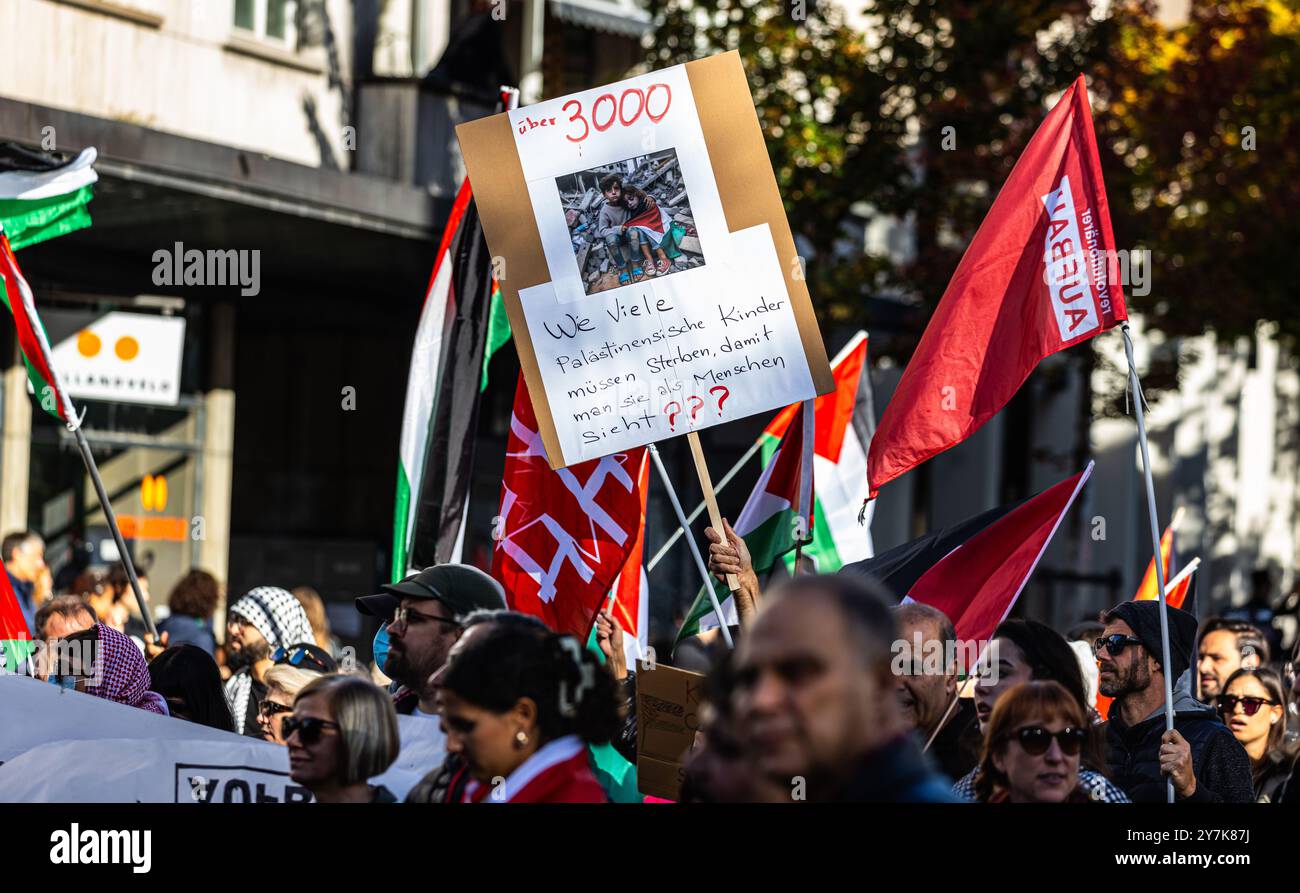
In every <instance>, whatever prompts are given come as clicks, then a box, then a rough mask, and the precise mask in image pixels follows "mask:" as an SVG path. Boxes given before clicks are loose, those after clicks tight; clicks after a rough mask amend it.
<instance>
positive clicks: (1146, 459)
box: [1120, 322, 1174, 803]
mask: <svg viewBox="0 0 1300 893" xmlns="http://www.w3.org/2000/svg"><path fill="white" fill-rule="evenodd" d="M1120 332H1121V333H1122V334H1123V335H1124V355H1125V357H1126V358H1127V359H1128V376H1129V383H1130V385H1131V386H1132V388H1133V413H1134V416H1135V417H1136V418H1137V429H1138V444H1139V446H1140V447H1141V450H1142V475H1143V477H1144V478H1145V479H1146V489H1147V518H1148V520H1149V521H1150V522H1151V545H1152V548H1153V549H1154V550H1155V567H1156V592H1157V593H1159V595H1160V648H1161V655H1160V665H1161V666H1162V667H1163V668H1164V673H1162V674H1161V675H1162V676H1164V680H1165V731H1166V732H1170V731H1173V728H1174V681H1173V679H1171V678H1170V672H1169V670H1170V667H1171V664H1170V662H1169V603H1168V599H1167V598H1166V595H1165V567H1164V562H1163V561H1161V555H1160V523H1159V521H1157V520H1156V485H1155V482H1154V481H1153V480H1152V477H1151V453H1150V450H1149V449H1148V447H1147V425H1146V417H1145V415H1144V414H1143V412H1142V403H1143V398H1142V382H1141V381H1139V380H1138V373H1137V364H1136V363H1135V362H1134V361H1133V339H1132V337H1131V336H1130V335H1129V328H1128V323H1127V322H1125V323H1124V324H1123V325H1122V326H1121V327H1120ZM1165 795H1166V799H1167V800H1168V801H1169V802H1170V803H1173V802H1174V780H1173V779H1172V778H1170V779H1167V781H1166V784H1165Z"/></svg>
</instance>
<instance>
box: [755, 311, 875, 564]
mask: <svg viewBox="0 0 1300 893" xmlns="http://www.w3.org/2000/svg"><path fill="white" fill-rule="evenodd" d="M869 372H870V370H869V369H868V367H867V333H866V332H858V333H857V334H856V335H854V336H853V338H852V339H851V340H850V341H849V343H848V344H847V345H845V347H844V349H843V350H841V351H840V352H839V354H838V355H836V357H835V359H834V360H833V361H832V362H831V373H832V374H833V375H834V376H835V390H833V391H831V392H830V393H828V394H823V395H822V396H820V397H818V398H817V400H816V402H815V404H814V415H815V418H816V422H815V424H814V428H815V430H816V435H815V438H814V444H813V476H814V477H815V478H816V480H817V490H816V493H815V496H814V499H813V509H812V516H813V524H812V542H810V543H805V544H804V547H803V549H802V550H801V552H802V557H803V558H804V559H807V560H811V561H812V562H813V566H814V567H815V568H816V570H817V572H818V573H824V574H825V573H833V572H835V571H837V570H839V569H840V568H841V567H843V566H844V565H845V564H849V563H851V562H854V561H861V560H863V559H865V558H870V557H871V554H872V546H871V520H870V513H871V512H872V511H873V510H874V508H875V502H874V501H873V502H871V503H869V504H868V505H867V513H868V515H867V517H866V518H865V519H863V520H859V518H858V514H859V511H860V510H861V508H862V502H863V500H864V499H865V498H866V495H867V483H866V475H867V447H868V445H870V443H871V435H872V434H873V433H875V430H876V409H875V403H874V400H873V398H872V392H871V378H870V374H869ZM798 408H799V407H798V404H794V405H791V406H787V407H786V408H785V409H783V410H781V412H780V413H778V414H777V416H776V418H774V419H773V420H772V423H771V424H770V425H768V426H767V428H765V429H764V431H763V434H762V440H763V447H762V450H763V463H764V464H767V463H768V462H769V461H770V459H771V455H772V453H773V452H775V451H776V445H777V444H778V443H779V442H780V440H781V437H782V436H783V435H784V434H785V432H786V429H787V428H788V427H789V425H790V422H791V420H793V419H794V417H795V414H796V413H797V412H798ZM785 564H786V569H787V570H788V571H789V572H790V573H791V574H793V573H794V553H793V552H790V553H787V554H786V556H785Z"/></svg>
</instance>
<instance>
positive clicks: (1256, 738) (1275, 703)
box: [1215, 667, 1296, 803]
mask: <svg viewBox="0 0 1300 893" xmlns="http://www.w3.org/2000/svg"><path fill="white" fill-rule="evenodd" d="M1215 700H1216V702H1217V703H1216V705H1215V706H1216V707H1217V709H1218V711H1219V715H1220V716H1222V717H1223V721H1224V722H1225V723H1227V724H1228V728H1229V729H1231V730H1232V735H1233V737H1234V738H1236V739H1237V741H1239V742H1240V743H1241V746H1242V747H1244V748H1245V749H1246V756H1248V757H1250V768H1251V774H1252V776H1253V777H1254V783H1255V802H1256V803H1276V802H1278V800H1280V799H1281V795H1282V789H1283V787H1284V786H1285V785H1286V783H1287V779H1288V778H1290V777H1291V771H1292V770H1293V769H1294V768H1295V765H1296V753H1295V750H1294V749H1292V748H1289V747H1287V746H1286V692H1285V691H1284V690H1283V688H1282V679H1281V677H1280V676H1278V674H1277V673H1275V672H1273V671H1272V670H1269V669H1262V668H1254V667H1243V668H1242V669H1240V670H1238V671H1237V672H1235V673H1233V674H1232V675H1231V676H1229V677H1228V679H1227V681H1225V682H1224V683H1223V694H1221V695H1219V696H1218V698H1216V699H1215Z"/></svg>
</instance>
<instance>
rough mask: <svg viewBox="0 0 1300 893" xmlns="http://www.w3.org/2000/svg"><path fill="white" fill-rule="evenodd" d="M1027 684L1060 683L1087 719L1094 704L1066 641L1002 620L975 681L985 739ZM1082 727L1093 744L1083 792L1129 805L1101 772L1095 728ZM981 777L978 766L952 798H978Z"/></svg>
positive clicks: (1082, 776) (1038, 626) (1039, 627)
mask: <svg viewBox="0 0 1300 893" xmlns="http://www.w3.org/2000/svg"><path fill="white" fill-rule="evenodd" d="M1025 682H1056V683H1058V684H1059V685H1060V686H1061V687H1062V688H1064V689H1065V691H1066V692H1068V693H1069V695H1070V697H1072V698H1073V699H1074V701H1075V703H1076V704H1078V706H1079V710H1080V712H1081V713H1082V714H1083V715H1084V716H1087V715H1088V708H1089V707H1090V704H1089V703H1088V701H1087V695H1086V694H1085V689H1084V684H1083V673H1082V670H1081V669H1080V667H1079V658H1078V656H1077V655H1076V653H1075V651H1074V649H1073V648H1071V647H1070V645H1069V643H1068V642H1066V641H1065V637H1064V636H1062V635H1061V634H1060V633H1058V632H1057V631H1056V630H1054V629H1052V628H1051V627H1049V626H1047V625H1045V624H1042V623H1039V622H1037V621H1036V620H1020V619H1016V620H1004V621H1003V622H1002V623H1001V624H999V625H998V628H997V629H996V630H994V632H993V639H992V641H991V642H990V644H989V647H988V648H986V649H985V651H984V653H983V654H982V655H981V656H980V670H979V674H978V676H977V677H976V680H975V715H976V717H977V719H978V720H979V726H980V732H981V733H982V734H984V735H985V740H987V736H988V733H989V727H990V724H991V722H992V719H993V711H994V709H995V708H996V707H997V705H998V704H999V703H1001V701H1002V699H1003V698H1004V697H1005V696H1006V695H1007V693H1008V692H1010V691H1011V690H1012V689H1014V688H1015V687H1016V686H1018V685H1020V684H1021V683H1025ZM1084 728H1085V729H1089V739H1088V740H1087V741H1085V742H1084V750H1083V764H1084V766H1083V768H1081V769H1080V770H1079V780H1080V782H1081V783H1082V784H1083V787H1084V789H1085V790H1086V791H1087V792H1088V793H1089V795H1091V797H1092V798H1093V799H1094V800H1099V801H1103V802H1105V803H1128V802H1130V801H1129V798H1128V795H1126V794H1125V793H1124V792H1123V791H1121V790H1120V789H1119V788H1117V787H1116V786H1115V785H1114V784H1112V783H1111V781H1110V779H1108V778H1107V777H1106V776H1105V775H1103V774H1102V773H1101V771H1099V770H1101V769H1102V768H1103V767H1104V765H1105V760H1104V757H1103V755H1102V750H1101V742H1100V735H1099V733H1098V732H1097V731H1096V727H1095V726H1091V724H1090V723H1086V724H1085V725H1084ZM978 775H979V767H978V766H977V767H975V768H974V769H972V770H971V771H970V772H968V773H967V774H966V775H964V776H962V777H961V778H960V779H958V780H957V783H956V784H954V785H953V788H952V789H953V793H955V794H956V795H957V796H959V797H963V798H965V799H967V800H971V799H975V796H976V795H975V780H976V778H977V776H978Z"/></svg>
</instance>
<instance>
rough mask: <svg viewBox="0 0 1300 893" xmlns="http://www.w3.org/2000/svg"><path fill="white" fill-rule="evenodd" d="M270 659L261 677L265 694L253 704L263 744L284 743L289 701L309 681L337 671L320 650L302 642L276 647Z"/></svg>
mask: <svg viewBox="0 0 1300 893" xmlns="http://www.w3.org/2000/svg"><path fill="white" fill-rule="evenodd" d="M271 660H273V661H275V665H274V666H273V667H271V669H269V670H267V671H266V674H265V675H264V676H263V677H262V681H263V682H265V683H266V694H265V695H264V696H263V697H262V700H261V702H260V703H259V704H258V705H257V724H258V727H259V728H261V730H262V734H263V735H264V736H265V737H266V740H267V741H270V742H273V743H275V744H284V743H285V739H284V730H283V722H284V719H285V718H286V717H287V716H288V715H289V714H290V713H292V712H293V699H294V698H295V697H297V695H298V692H300V691H302V690H303V689H304V688H306V687H307V686H308V685H309V684H311V683H312V682H313V681H315V680H317V679H319V678H321V677H322V676H327V675H329V674H330V673H335V672H337V671H338V665H337V664H336V663H334V658H332V657H330V655H329V652H327V651H326V650H325V649H324V648H321V647H319V646H317V645H310V644H307V643H305V642H304V643H302V644H298V645H294V646H293V647H291V648H284V647H281V648H277V649H276V650H275V651H274V652H273V653H272V654H271Z"/></svg>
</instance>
